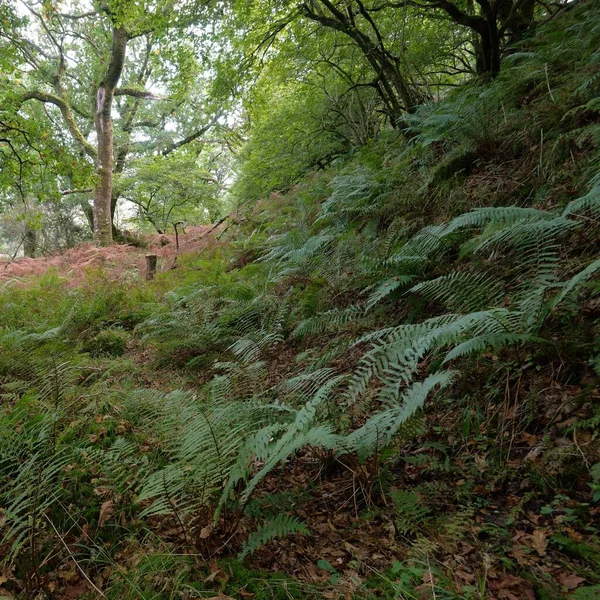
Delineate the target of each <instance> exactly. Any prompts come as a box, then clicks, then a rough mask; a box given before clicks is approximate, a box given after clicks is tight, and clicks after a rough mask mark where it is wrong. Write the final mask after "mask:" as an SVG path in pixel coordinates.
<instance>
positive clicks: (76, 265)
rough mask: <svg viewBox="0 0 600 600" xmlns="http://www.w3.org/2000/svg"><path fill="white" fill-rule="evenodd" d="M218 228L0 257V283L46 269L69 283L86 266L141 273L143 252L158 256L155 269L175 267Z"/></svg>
mask: <svg viewBox="0 0 600 600" xmlns="http://www.w3.org/2000/svg"><path fill="white" fill-rule="evenodd" d="M216 235H218V228H215V226H214V225H196V226H192V227H187V228H185V229H184V230H183V231H182V232H181V233H180V234H179V240H178V244H177V240H176V236H175V234H174V233H173V234H154V235H151V234H146V235H143V236H141V237H140V241H141V245H140V246H134V245H132V244H115V245H113V246H110V247H107V248H99V247H98V246H96V245H94V244H92V243H89V244H80V245H78V246H75V247H74V248H69V249H67V250H65V251H63V252H58V253H52V254H47V255H44V256H40V257H36V258H28V257H24V256H23V257H17V258H15V259H13V260H0V282H1V281H4V282H6V281H7V280H17V281H18V280H21V279H27V278H30V277H39V276H40V275H43V274H44V273H46V272H47V271H49V270H53V271H55V272H56V273H57V274H58V275H60V276H62V277H65V278H67V279H68V281H69V282H70V284H71V285H72V286H77V285H79V284H81V283H82V281H84V280H85V277H86V272H87V271H89V270H90V269H102V271H103V272H104V273H105V274H106V275H107V276H109V277H110V278H111V279H114V280H121V279H123V278H127V277H128V275H132V276H133V275H135V274H142V275H143V274H145V271H146V261H145V256H146V255H147V254H156V255H157V256H158V267H157V270H158V272H162V271H166V270H169V269H173V268H176V267H177V257H178V256H180V255H182V254H189V253H201V252H202V251H203V250H204V249H205V248H206V247H207V246H209V245H211V244H213V243H214V242H215V236H216Z"/></svg>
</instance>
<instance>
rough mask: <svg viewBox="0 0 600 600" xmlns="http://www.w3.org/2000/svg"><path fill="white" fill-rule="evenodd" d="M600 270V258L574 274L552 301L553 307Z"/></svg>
mask: <svg viewBox="0 0 600 600" xmlns="http://www.w3.org/2000/svg"><path fill="white" fill-rule="evenodd" d="M598 271H600V259H597V260H594V261H592V262H591V263H590V264H589V265H588V266H587V267H586V268H585V269H583V270H581V271H579V273H577V274H576V275H573V277H571V279H569V281H567V282H566V283H565V284H564V287H563V289H562V291H561V292H560V294H558V295H557V296H556V297H555V298H554V299H553V300H552V302H551V305H552V308H556V307H557V306H558V305H559V304H560V303H561V302H563V301H564V300H565V298H567V297H568V296H570V295H571V294H573V293H574V292H577V291H578V290H579V289H580V288H581V286H583V285H584V284H585V283H586V282H587V280H588V279H589V278H590V277H592V276H593V275H595V274H596V273H597V272H598Z"/></svg>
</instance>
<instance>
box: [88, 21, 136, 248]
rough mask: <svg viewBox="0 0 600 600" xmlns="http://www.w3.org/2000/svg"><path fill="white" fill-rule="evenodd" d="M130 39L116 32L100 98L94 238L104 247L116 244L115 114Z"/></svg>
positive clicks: (97, 129)
mask: <svg viewBox="0 0 600 600" xmlns="http://www.w3.org/2000/svg"><path fill="white" fill-rule="evenodd" d="M127 40H128V36H127V32H126V31H125V30H124V29H123V28H122V27H116V28H114V29H113V40H112V49H111V57H110V64H109V66H108V69H107V71H106V75H105V77H104V81H103V82H102V83H101V84H100V86H99V87H98V92H97V95H96V117H95V124H96V136H97V138H98V159H97V163H96V171H97V174H98V180H97V183H96V187H95V190H94V238H95V240H96V243H97V244H98V245H100V246H109V245H110V244H111V243H112V241H113V232H112V196H113V194H112V188H113V182H112V180H113V122H112V115H111V111H112V105H113V99H114V94H115V88H116V87H117V83H118V82H119V79H120V77H121V72H122V71H123V65H124V63H125V51H126V49H127Z"/></svg>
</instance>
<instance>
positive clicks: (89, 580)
mask: <svg viewBox="0 0 600 600" xmlns="http://www.w3.org/2000/svg"><path fill="white" fill-rule="evenodd" d="M44 517H46V521H48V523H50V527H52V529H54V533H56V535H57V537H58V539H59V540H60V541H61V543H62V545H63V546H64V547H65V550H66V551H67V552H68V553H69V556H70V557H71V560H72V561H73V562H74V563H75V566H76V567H77V568H78V569H79V570H80V571H81V574H82V575H83V576H84V577H85V579H86V580H87V582H88V583H89V584H90V585H91V586H92V587H93V588H94V590H95V591H96V592H98V594H100V596H102V597H103V598H106V596H105V595H104V593H103V592H102V590H101V589H99V588H98V586H96V584H95V583H94V582H93V581H92V580H91V579H90V578H89V577H88V576H87V573H86V572H85V571H84V570H83V569H82V567H81V566H80V565H79V563H78V562H77V559H76V558H75V557H74V556H73V553H72V552H71V549H70V548H69V546H67V543H66V542H65V540H63V538H62V536H61V535H60V533H59V532H58V529H56V527H55V526H54V523H53V522H52V521H51V520H50V517H48V515H44Z"/></svg>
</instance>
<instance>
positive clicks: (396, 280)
mask: <svg viewBox="0 0 600 600" xmlns="http://www.w3.org/2000/svg"><path fill="white" fill-rule="evenodd" d="M414 278H415V277H414V275H397V276H395V277H392V278H391V279H387V280H385V281H383V282H381V283H380V284H378V285H377V287H376V288H375V290H374V291H373V292H371V294H370V295H369V297H368V299H367V304H366V308H365V310H367V311H369V310H371V309H372V308H373V307H374V306H375V305H376V304H379V302H381V301H382V300H383V299H384V298H387V296H389V295H390V294H391V293H393V292H395V291H396V290H398V289H400V288H402V287H404V286H406V285H408V284H409V283H410V282H411V281H412V280H413V279H414Z"/></svg>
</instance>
